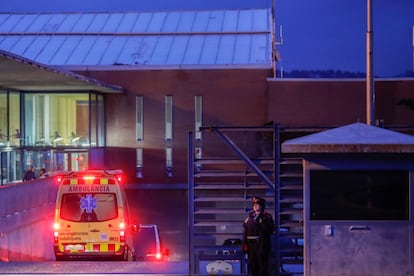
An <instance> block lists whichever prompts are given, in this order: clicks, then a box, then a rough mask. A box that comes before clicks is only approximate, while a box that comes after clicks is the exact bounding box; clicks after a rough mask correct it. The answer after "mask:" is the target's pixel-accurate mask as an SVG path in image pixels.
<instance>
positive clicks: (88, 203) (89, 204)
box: [80, 194, 97, 213]
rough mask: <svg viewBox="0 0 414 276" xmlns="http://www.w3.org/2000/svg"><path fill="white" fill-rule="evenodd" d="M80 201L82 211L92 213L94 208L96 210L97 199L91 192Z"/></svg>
mask: <svg viewBox="0 0 414 276" xmlns="http://www.w3.org/2000/svg"><path fill="white" fill-rule="evenodd" d="M80 201H81V205H80V208H81V210H82V211H83V210H86V213H92V210H96V201H97V199H96V198H94V197H92V195H91V194H87V195H86V197H82V198H81V199H80Z"/></svg>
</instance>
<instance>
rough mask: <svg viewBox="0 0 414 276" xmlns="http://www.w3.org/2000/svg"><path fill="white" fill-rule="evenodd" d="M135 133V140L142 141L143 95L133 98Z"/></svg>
mask: <svg viewBox="0 0 414 276" xmlns="http://www.w3.org/2000/svg"><path fill="white" fill-rule="evenodd" d="M135 109H136V115H135V123H136V126H135V135H136V139H137V142H142V141H144V98H143V96H137V97H136V98H135Z"/></svg>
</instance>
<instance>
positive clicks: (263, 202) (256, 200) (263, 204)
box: [252, 196, 266, 208]
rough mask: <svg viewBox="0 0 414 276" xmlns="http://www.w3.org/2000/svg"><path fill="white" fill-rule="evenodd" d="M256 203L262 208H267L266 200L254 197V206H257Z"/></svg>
mask: <svg viewBox="0 0 414 276" xmlns="http://www.w3.org/2000/svg"><path fill="white" fill-rule="evenodd" d="M256 203H257V204H259V205H260V206H262V208H264V207H265V206H266V200H264V199H263V198H261V197H257V196H254V197H253V198H252V204H256Z"/></svg>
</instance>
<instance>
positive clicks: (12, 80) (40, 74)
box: [0, 50, 123, 93]
mask: <svg viewBox="0 0 414 276" xmlns="http://www.w3.org/2000/svg"><path fill="white" fill-rule="evenodd" d="M0 88H3V89H15V90H26V91H46V90H53V91H89V90H94V91H98V92H104V93H119V92H122V91H123V88H121V87H119V86H113V85H109V84H106V83H103V82H100V81H97V80H95V79H91V78H87V77H84V76H81V75H78V74H74V73H72V72H68V71H64V70H61V69H57V68H53V67H50V66H47V65H44V64H40V63H37V62H34V61H32V60H29V59H26V58H24V57H20V56H17V55H14V54H11V53H8V52H5V51H2V50H0Z"/></svg>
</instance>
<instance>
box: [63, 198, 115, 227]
mask: <svg viewBox="0 0 414 276" xmlns="http://www.w3.org/2000/svg"><path fill="white" fill-rule="evenodd" d="M117 216H118V206H117V201H116V195H115V194H113V193H97V194H91V193H68V194H63V196H62V204H61V206H60V217H61V218H62V219H65V220H70V221H76V222H96V221H106V220H111V219H114V218H117Z"/></svg>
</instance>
